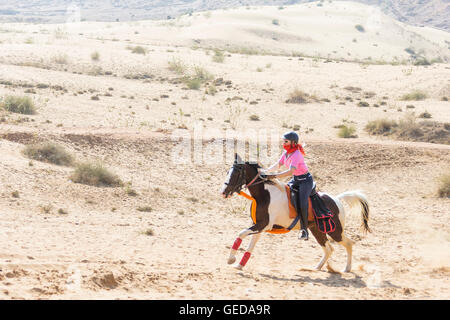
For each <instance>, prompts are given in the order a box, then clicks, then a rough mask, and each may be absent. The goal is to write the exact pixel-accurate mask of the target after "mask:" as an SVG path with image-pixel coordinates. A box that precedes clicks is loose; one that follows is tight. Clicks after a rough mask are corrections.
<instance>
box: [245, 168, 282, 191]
mask: <svg viewBox="0 0 450 320" xmlns="http://www.w3.org/2000/svg"><path fill="white" fill-rule="evenodd" d="M245 164H248V165H249V166H251V167H252V168H255V169H256V171H258V169H260V168H262V166H261V163H259V162H251V161H246V162H245ZM264 183H266V184H270V185H274V186H276V187H277V188H278V189H280V191H281V192H283V191H284V190H285V185H286V184H285V183H283V182H281V181H280V180H278V179H275V180H267V181H264Z"/></svg>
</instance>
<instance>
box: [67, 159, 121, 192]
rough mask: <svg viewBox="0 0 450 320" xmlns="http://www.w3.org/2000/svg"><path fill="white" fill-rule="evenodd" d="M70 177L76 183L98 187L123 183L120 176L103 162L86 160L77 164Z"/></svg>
mask: <svg viewBox="0 0 450 320" xmlns="http://www.w3.org/2000/svg"><path fill="white" fill-rule="evenodd" d="M70 179H71V180H72V181H73V182H75V183H81V184H86V185H89V186H96V187H101V186H106V187H118V186H122V185H123V183H122V181H121V180H120V179H119V177H118V176H117V175H116V174H114V173H111V172H110V171H109V170H108V169H106V168H105V167H104V166H103V165H102V164H101V163H91V162H86V163H80V164H77V166H76V168H75V171H74V172H73V173H72V175H71V176H70Z"/></svg>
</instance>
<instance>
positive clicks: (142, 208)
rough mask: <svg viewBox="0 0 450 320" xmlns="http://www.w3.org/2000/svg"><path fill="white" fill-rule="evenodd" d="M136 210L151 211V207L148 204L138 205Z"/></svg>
mask: <svg viewBox="0 0 450 320" xmlns="http://www.w3.org/2000/svg"><path fill="white" fill-rule="evenodd" d="M136 210H137V211H139V212H152V211H153V209H152V207H150V206H144V207H138V208H137V209H136Z"/></svg>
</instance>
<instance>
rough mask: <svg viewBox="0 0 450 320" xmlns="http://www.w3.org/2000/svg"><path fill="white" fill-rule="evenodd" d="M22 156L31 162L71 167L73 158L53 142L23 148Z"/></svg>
mask: <svg viewBox="0 0 450 320" xmlns="http://www.w3.org/2000/svg"><path fill="white" fill-rule="evenodd" d="M23 154H24V155H25V156H26V157H28V158H30V159H33V160H37V161H42V162H48V163H53V164H56V165H60V166H71V165H73V163H74V157H73V156H72V155H71V154H70V153H68V152H67V151H66V150H65V149H64V148H63V147H62V146H60V145H58V144H56V143H53V142H42V143H37V144H31V145H28V146H26V147H25V149H24V150H23Z"/></svg>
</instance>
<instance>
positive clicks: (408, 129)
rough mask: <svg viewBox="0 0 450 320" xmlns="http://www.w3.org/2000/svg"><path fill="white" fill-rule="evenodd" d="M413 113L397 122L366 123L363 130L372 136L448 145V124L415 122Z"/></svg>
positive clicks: (449, 141) (449, 133) (449, 132)
mask: <svg viewBox="0 0 450 320" xmlns="http://www.w3.org/2000/svg"><path fill="white" fill-rule="evenodd" d="M416 119H417V118H416V116H415V115H414V114H413V113H407V114H406V115H405V116H404V117H403V118H402V119H400V120H399V121H398V122H397V121H394V120H387V119H379V120H375V121H370V122H368V123H367V125H366V127H365V130H366V131H367V132H368V133H369V134H373V135H385V136H388V135H392V136H394V137H395V138H397V139H400V140H411V141H424V142H431V143H442V144H450V124H449V123H439V122H435V121H422V122H417V121H416Z"/></svg>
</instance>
